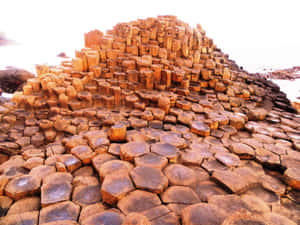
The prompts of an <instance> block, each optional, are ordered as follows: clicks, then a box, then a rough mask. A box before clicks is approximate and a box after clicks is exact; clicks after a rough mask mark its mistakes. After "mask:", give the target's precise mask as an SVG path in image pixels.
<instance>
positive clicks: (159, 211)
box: [141, 205, 171, 221]
mask: <svg viewBox="0 0 300 225" xmlns="http://www.w3.org/2000/svg"><path fill="white" fill-rule="evenodd" d="M170 212H171V211H170V209H168V207H166V206H165V205H160V206H157V207H154V208H151V209H148V210H146V211H143V212H142V213H141V214H142V215H144V216H146V217H147V218H148V220H150V221H152V220H154V219H156V218H158V217H161V216H163V215H166V214H168V213H170Z"/></svg>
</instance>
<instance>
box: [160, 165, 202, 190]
mask: <svg viewBox="0 0 300 225" xmlns="http://www.w3.org/2000/svg"><path fill="white" fill-rule="evenodd" d="M164 173H165V175H166V176H167V178H168V180H169V183H170V184H172V185H184V186H189V185H192V184H193V183H195V181H196V179H197V178H196V173H195V172H194V171H193V170H192V169H190V168H188V167H186V166H183V165H180V164H171V165H169V166H167V167H166V168H165V170H164Z"/></svg>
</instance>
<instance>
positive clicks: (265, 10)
mask: <svg viewBox="0 0 300 225" xmlns="http://www.w3.org/2000/svg"><path fill="white" fill-rule="evenodd" d="M166 14H172V15H176V16H177V17H178V18H179V19H181V20H183V21H185V22H188V23H189V24H190V25H191V26H192V27H195V25H196V24H197V23H200V24H201V25H202V27H203V28H204V29H205V30H206V32H207V35H208V36H209V37H211V38H213V40H214V42H215V43H216V44H217V46H218V47H220V48H221V49H222V50H223V52H225V53H229V55H230V58H231V59H234V60H236V61H237V63H238V64H239V65H241V66H244V68H246V69H248V70H249V71H255V70H256V69H257V68H260V67H289V66H294V65H300V56H299V55H300V54H299V52H300V0H294V1H293V0H284V1H283V0H282V1H279V0H278V1H277V0H273V1H271V0H270V1H269V0H251V1H245V0H244V1H242V0H223V1H222V0H220V1H216V0H206V1H202V0H197V1H196V0H195V1H190V0H181V1H164V0H159V1H157V0H151V1H141V0H139V1H137V0H133V1H130V0H127V1H126V0H123V1H113V0H106V1H101V0H94V1H92V0H84V1H75V0H73V1H63V0H36V1H34V0H19V1H16V0H1V6H0V32H1V31H2V32H5V33H6V35H7V36H8V37H10V38H12V39H14V40H16V41H17V42H19V43H20V44H22V45H23V46H27V47H28V46H31V48H32V53H28V57H29V58H30V54H38V53H39V52H43V53H44V54H45V52H47V53H48V52H49V54H57V53H59V52H61V51H66V52H70V51H71V50H72V51H73V50H74V49H78V48H81V47H83V33H84V32H87V31H89V30H92V29H99V30H101V31H105V30H107V29H110V28H111V27H112V26H113V25H115V24H116V23H118V22H126V21H131V20H135V19H136V18H146V17H155V16H157V15H166ZM32 46H35V47H32ZM0 51H1V48H0ZM0 57H3V55H1V54H0ZM1 60H3V58H2V59H1V58H0V61H1Z"/></svg>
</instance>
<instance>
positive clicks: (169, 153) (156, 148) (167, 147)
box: [151, 143, 179, 162]
mask: <svg viewBox="0 0 300 225" xmlns="http://www.w3.org/2000/svg"><path fill="white" fill-rule="evenodd" d="M151 152H153V153H156V154H158V155H161V156H164V157H166V158H168V159H169V161H170V162H177V158H178V156H179V150H178V148H176V147H175V146H174V145H172V144H169V143H157V144H153V145H151Z"/></svg>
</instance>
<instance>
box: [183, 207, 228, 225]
mask: <svg viewBox="0 0 300 225" xmlns="http://www.w3.org/2000/svg"><path fill="white" fill-rule="evenodd" d="M225 217H226V215H225V213H224V212H223V211H222V210H221V209H219V208H218V207H217V206H215V205H211V204H206V203H198V204H194V205H191V206H188V207H186V208H185V209H184V210H183V211H182V224H183V225H221V224H222V222H223V221H224V219H225Z"/></svg>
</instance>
